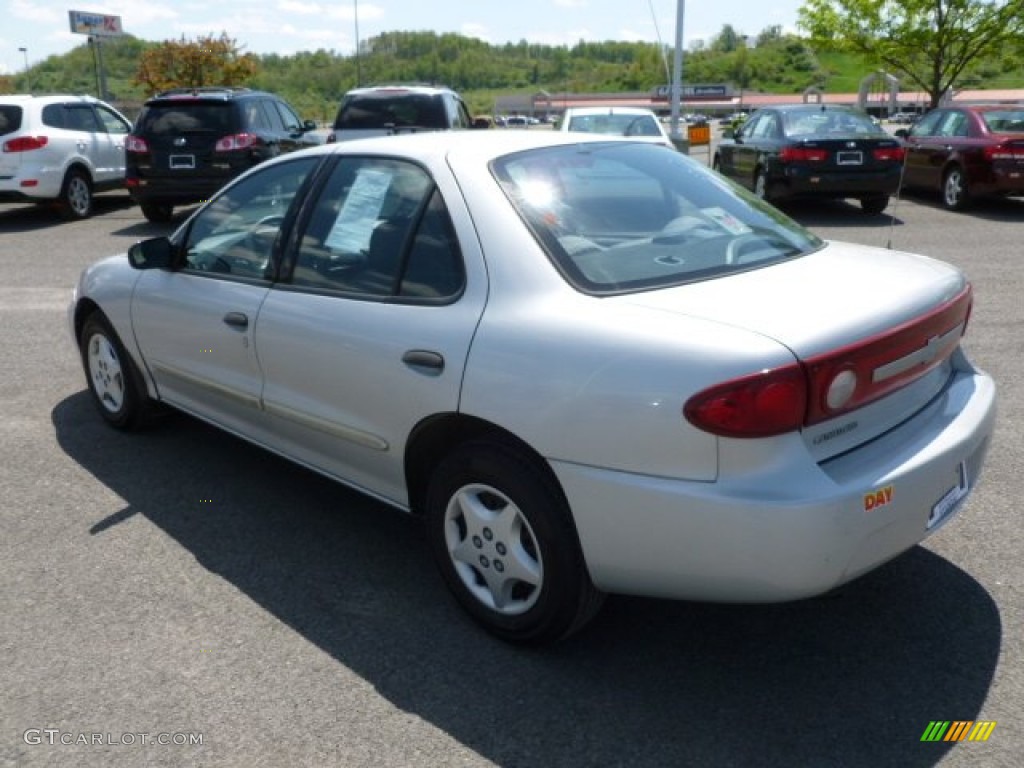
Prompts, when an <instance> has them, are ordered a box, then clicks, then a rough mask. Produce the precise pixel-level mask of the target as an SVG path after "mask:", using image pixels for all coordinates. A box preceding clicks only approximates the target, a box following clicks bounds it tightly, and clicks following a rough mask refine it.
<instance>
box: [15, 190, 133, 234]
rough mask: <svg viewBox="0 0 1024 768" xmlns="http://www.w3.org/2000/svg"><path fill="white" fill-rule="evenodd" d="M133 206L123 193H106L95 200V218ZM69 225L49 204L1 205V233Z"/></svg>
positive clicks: (97, 196)
mask: <svg viewBox="0 0 1024 768" xmlns="http://www.w3.org/2000/svg"><path fill="white" fill-rule="evenodd" d="M133 205H134V203H133V202H132V199H131V198H130V197H128V195H126V194H124V193H123V192H104V193H102V194H98V195H96V196H95V197H94V198H93V216H103V215H105V214H111V213H116V212H118V211H122V210H127V209H129V208H131V207H132V206H133ZM68 223H72V222H69V221H68V220H67V219H65V218H63V217H62V216H61V215H60V213H59V212H58V210H57V208H56V206H55V205H52V204H49V203H39V204H35V203H26V204H24V205H22V204H19V203H13V204H6V205H0V232H35V231H37V230H44V229H50V228H52V227H57V226H60V225H62V224H68Z"/></svg>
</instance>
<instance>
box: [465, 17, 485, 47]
mask: <svg viewBox="0 0 1024 768" xmlns="http://www.w3.org/2000/svg"><path fill="white" fill-rule="evenodd" d="M459 32H460V33H461V34H462V35H463V36H465V37H475V38H476V39H477V40H483V41H484V42H488V43H489V42H491V33H490V32H489V31H488V30H487V27H486V25H484V24H478V23H476V22H473V21H467V22H465V23H463V25H462V26H461V27H460V28H459Z"/></svg>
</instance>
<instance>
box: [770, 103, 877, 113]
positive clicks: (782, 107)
mask: <svg viewBox="0 0 1024 768" xmlns="http://www.w3.org/2000/svg"><path fill="white" fill-rule="evenodd" d="M767 110H775V111H778V112H863V110H861V109H858V108H857V107H851V106H847V105H846V104H773V105H772V106H770V107H761V108H760V109H758V110H757V111H758V112H761V111H767Z"/></svg>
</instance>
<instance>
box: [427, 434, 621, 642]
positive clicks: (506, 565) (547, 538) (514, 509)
mask: <svg viewBox="0 0 1024 768" xmlns="http://www.w3.org/2000/svg"><path fill="white" fill-rule="evenodd" d="M426 522H427V530H428V534H427V535H428V538H429V541H430V546H431V550H432V552H433V555H434V558H435V560H436V561H437V564H438V567H439V568H440V570H441V573H442V575H443V576H444V579H445V581H446V582H447V584H448V586H449V588H450V589H451V590H452V592H453V593H454V595H455V597H456V599H457V600H458V601H459V603H460V604H461V605H462V607H463V608H464V609H465V610H466V611H467V612H468V613H469V614H470V615H471V616H472V617H473V618H474V619H476V621H477V622H479V623H480V624H481V625H483V626H484V627H485V628H486V629H487V630H489V631H490V632H492V633H493V634H495V635H497V636H498V637H500V638H502V639H504V640H508V641H512V642H517V643H534V644H540V643H548V642H553V641H556V640H559V639H561V638H564V637H566V636H568V635H570V634H571V633H572V632H574V631H576V630H577V629H579V628H580V627H582V626H583V625H584V624H585V623H586V622H587V621H588V620H589V619H590V618H592V617H593V615H594V614H595V613H596V612H597V609H598V608H599V607H600V605H601V602H602V599H603V595H602V593H600V592H599V591H598V590H597V589H596V588H595V587H594V585H593V584H592V583H591V581H590V576H589V575H588V573H587V569H586V565H585V564H584V560H583V554H582V551H581V550H580V545H579V540H578V538H577V536H576V530H575V526H574V525H573V522H572V519H571V516H570V513H569V509H568V505H567V504H566V502H565V499H564V498H563V496H562V493H561V490H560V489H559V488H558V486H557V483H556V482H555V480H554V478H553V477H551V476H550V473H549V472H548V471H547V470H546V468H545V467H543V466H542V465H541V464H540V461H539V460H538V459H535V458H533V457H531V456H530V455H528V454H527V453H526V451H524V450H521V449H518V448H515V447H513V446H511V445H508V444H505V443H502V442H497V441H494V442H492V441H477V442H471V443H467V444H465V445H463V446H462V447H460V448H458V449H457V450H455V451H454V452H453V453H451V454H450V455H449V456H447V457H446V458H445V459H443V460H442V461H441V463H440V465H439V466H438V467H437V469H436V470H435V472H434V475H433V478H432V480H431V483H430V487H429V489H428V493H427V503H426Z"/></svg>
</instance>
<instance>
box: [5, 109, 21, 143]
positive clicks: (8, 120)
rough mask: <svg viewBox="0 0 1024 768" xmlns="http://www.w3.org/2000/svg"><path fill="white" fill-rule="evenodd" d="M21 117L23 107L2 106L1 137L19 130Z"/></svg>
mask: <svg viewBox="0 0 1024 768" xmlns="http://www.w3.org/2000/svg"><path fill="white" fill-rule="evenodd" d="M21 115H22V111H21V107H18V106H15V105H13V104H0V136H5V135H7V134H8V133H14V132H15V131H17V130H19V129H20V128H21Z"/></svg>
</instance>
